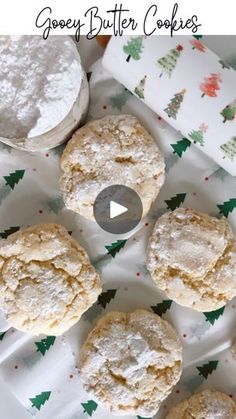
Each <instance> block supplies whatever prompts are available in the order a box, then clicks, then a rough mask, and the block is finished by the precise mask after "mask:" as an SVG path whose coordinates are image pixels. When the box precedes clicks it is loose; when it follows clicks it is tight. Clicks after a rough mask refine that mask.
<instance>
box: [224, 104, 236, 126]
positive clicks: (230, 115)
mask: <svg viewBox="0 0 236 419" xmlns="http://www.w3.org/2000/svg"><path fill="white" fill-rule="evenodd" d="M220 114H221V115H222V116H223V118H224V119H223V123H225V122H226V121H233V120H234V118H235V114H236V100H234V101H233V102H231V103H230V104H229V105H227V106H225V108H224V109H223V110H222V111H221V112H220Z"/></svg>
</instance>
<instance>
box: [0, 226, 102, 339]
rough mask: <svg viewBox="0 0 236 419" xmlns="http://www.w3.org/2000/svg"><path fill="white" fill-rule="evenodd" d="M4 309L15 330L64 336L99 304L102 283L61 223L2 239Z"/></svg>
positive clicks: (0, 266) (1, 296)
mask: <svg viewBox="0 0 236 419" xmlns="http://www.w3.org/2000/svg"><path fill="white" fill-rule="evenodd" d="M0 271H1V277H0V308H1V309H2V310H3V311H4V313H5V314H6V316H7V319H8V322H9V324H10V325H11V326H13V327H15V328H16V329H19V330H22V331H23V332H27V333H29V334H32V335H38V334H41V333H44V334H47V335H60V334H62V333H63V332H65V331H66V330H68V329H69V328H70V327H71V326H72V325H74V324H75V323H76V322H77V321H78V320H79V319H80V317H81V315H82V314H83V313H84V312H85V311H86V310H87V309H88V308H89V307H90V306H91V305H92V304H93V303H94V302H95V301H96V300H97V297H98V295H99V294H100V292H101V286H100V279H99V277H98V275H97V273H96V271H95V269H94V268H93V266H92V265H91V263H90V261H89V259H88V256H87V254H86V253H85V251H84V250H83V248H82V247H81V246H79V245H78V243H76V241H75V240H74V239H72V238H71V236H70V235H69V234H68V232H67V230H66V229H65V228H64V227H62V226H60V225H56V224H38V225H35V226H32V227H29V228H26V229H25V230H21V231H19V232H17V233H14V234H12V235H11V236H9V237H8V238H7V239H6V240H1V241H0Z"/></svg>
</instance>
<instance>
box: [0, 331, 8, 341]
mask: <svg viewBox="0 0 236 419" xmlns="http://www.w3.org/2000/svg"><path fill="white" fill-rule="evenodd" d="M6 333H7V332H2V333H0V342H1V341H2V340H3V338H4V336H5V334H6Z"/></svg>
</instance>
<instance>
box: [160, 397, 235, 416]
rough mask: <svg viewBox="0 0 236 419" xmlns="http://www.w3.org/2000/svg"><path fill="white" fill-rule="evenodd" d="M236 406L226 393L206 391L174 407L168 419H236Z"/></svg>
mask: <svg viewBox="0 0 236 419" xmlns="http://www.w3.org/2000/svg"><path fill="white" fill-rule="evenodd" d="M235 418H236V404H235V402H234V401H233V400H232V399H231V398H230V397H229V396H227V395H226V394H225V393H221V392H220V391H216V390H204V391H202V392H201V393H197V394H194V395H193V396H191V397H189V398H188V399H186V400H184V401H182V402H181V403H179V404H177V405H176V406H175V407H173V408H172V409H171V410H170V412H169V413H168V415H167V416H166V419H235Z"/></svg>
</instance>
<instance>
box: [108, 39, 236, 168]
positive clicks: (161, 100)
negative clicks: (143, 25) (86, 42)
mask: <svg viewBox="0 0 236 419" xmlns="http://www.w3.org/2000/svg"><path fill="white" fill-rule="evenodd" d="M103 65H104V67H105V68H106V69H107V70H108V71H109V72H110V73H111V74H112V76H113V77H114V78H115V79H116V80H118V81H119V82H121V83H122V84H123V85H124V86H125V87H126V88H127V89H129V90H130V91H131V92H132V93H134V94H135V95H136V96H138V97H139V98H140V99H141V100H142V101H144V102H145V103H146V104H147V105H148V106H149V107H150V108H151V109H152V110H153V111H155V112H156V113H158V114H159V115H160V116H161V117H162V118H163V119H164V120H166V121H167V122H168V123H169V124H170V125H171V126H173V127H174V128H176V129H177V130H178V131H181V132H182V134H183V136H184V137H186V138H188V139H189V140H190V141H192V142H193V143H194V144H196V145H197V146H198V147H199V148H200V149H201V150H202V151H203V152H204V153H206V154H207V155H208V156H209V157H211V158H212V159H213V160H215V161H216V162H217V163H218V164H219V165H220V166H222V167H223V168H224V169H225V170H227V171H228V172H229V173H230V174H231V175H233V176H236V118H235V115H236V93H235V86H236V72H235V71H234V70H233V69H232V68H231V67H230V66H229V65H228V64H226V63H225V62H224V61H223V60H222V59H220V58H219V57H218V56H217V55H216V54H214V53H213V52H212V51H210V49H208V48H207V47H206V46H205V45H204V44H203V43H202V40H200V39H196V38H195V37H191V36H175V37H172V38H171V37H170V36H151V37H145V36H136V37H132V36H123V37H114V36H113V37H112V38H111V40H110V41H109V43H108V46H107V48H106V51H105V54H104V58H103Z"/></svg>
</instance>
